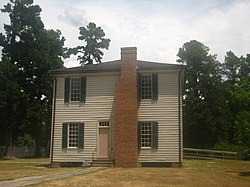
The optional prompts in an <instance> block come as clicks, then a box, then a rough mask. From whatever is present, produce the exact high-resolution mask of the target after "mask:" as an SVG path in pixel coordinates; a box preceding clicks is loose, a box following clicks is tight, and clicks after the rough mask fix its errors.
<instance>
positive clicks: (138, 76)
mask: <svg viewBox="0 0 250 187" xmlns="http://www.w3.org/2000/svg"><path fill="white" fill-rule="evenodd" d="M137 100H138V102H140V101H141V74H140V73H137Z"/></svg>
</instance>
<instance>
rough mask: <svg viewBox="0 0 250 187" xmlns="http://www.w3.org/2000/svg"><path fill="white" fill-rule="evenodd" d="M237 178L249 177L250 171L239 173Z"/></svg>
mask: <svg viewBox="0 0 250 187" xmlns="http://www.w3.org/2000/svg"><path fill="white" fill-rule="evenodd" d="M239 176H250V171H244V172H240V174H239Z"/></svg>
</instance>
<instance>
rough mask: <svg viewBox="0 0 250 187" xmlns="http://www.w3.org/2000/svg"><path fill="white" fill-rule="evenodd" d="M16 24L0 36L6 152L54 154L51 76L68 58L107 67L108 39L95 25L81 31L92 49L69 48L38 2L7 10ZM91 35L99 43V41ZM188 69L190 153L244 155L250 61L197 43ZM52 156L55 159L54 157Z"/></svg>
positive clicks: (0, 112) (21, 1)
mask: <svg viewBox="0 0 250 187" xmlns="http://www.w3.org/2000/svg"><path fill="white" fill-rule="evenodd" d="M1 11H2V12H4V13H7V14H8V15H9V18H10V23H9V24H5V25H4V29H5V33H0V46H1V47H2V59H1V61H0V146H2V145H4V146H5V147H6V150H5V155H6V156H9V157H11V156H13V155H12V146H13V145H16V146H35V147H36V148H37V156H39V155H40V148H41V147H47V150H49V144H50V143H49V140H50V126H51V110H52V91H53V88H52V87H53V79H52V77H51V76H50V75H49V70H52V69H57V68H63V67H64V66H63V58H66V57H69V56H70V55H71V54H74V55H76V54H79V53H80V54H81V55H80V56H79V57H78V59H79V60H80V63H81V64H82V65H84V64H88V63H93V61H96V62H99V63H100V62H101V57H102V55H103V53H102V51H101V50H100V49H108V47H109V42H110V40H109V39H105V38H104V36H105V33H104V31H103V30H102V29H101V28H100V27H96V25H95V24H94V23H90V24H89V25H88V26H87V27H86V28H85V27H80V28H79V29H80V36H79V40H83V41H84V42H85V43H86V45H85V46H77V47H75V48H66V47H65V46H64V42H65V38H64V37H63V36H62V35H61V32H60V31H59V30H47V29H46V28H45V27H44V24H43V22H42V20H41V17H40V13H41V8H40V7H39V6H38V5H33V0H10V2H9V3H8V4H7V5H5V6H4V7H3V9H1ZM92 34H94V35H95V37H92ZM177 56H178V57H179V60H178V62H179V63H183V64H186V65H187V69H186V76H185V77H186V82H185V89H184V97H183V99H184V101H183V104H184V106H183V111H184V114H183V119H184V126H183V127H184V129H183V132H184V146H185V147H194V148H218V149H225V150H233V151H237V150H239V151H243V150H247V149H249V148H250V54H246V55H245V56H241V57H237V56H236V55H235V54H234V53H233V52H231V51H230V52H228V53H227V54H226V56H225V61H224V62H219V61H218V60H217V57H216V55H212V54H210V51H209V48H208V47H207V46H205V45H203V44H202V43H200V42H198V41H195V40H193V41H190V42H187V43H185V44H184V45H183V46H182V47H181V48H180V49H179V52H178V54H177ZM48 152H49V151H48Z"/></svg>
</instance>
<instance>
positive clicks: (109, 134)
mask: <svg viewBox="0 0 250 187" xmlns="http://www.w3.org/2000/svg"><path fill="white" fill-rule="evenodd" d="M101 123H108V126H101V125H100V124H101ZM97 128H98V130H97V133H98V134H97V155H96V156H97V158H104V157H100V156H99V153H100V152H99V151H100V148H99V147H100V142H99V140H100V129H108V144H107V148H108V155H107V159H109V158H110V153H111V152H110V146H111V145H110V139H111V128H110V121H109V120H100V121H97Z"/></svg>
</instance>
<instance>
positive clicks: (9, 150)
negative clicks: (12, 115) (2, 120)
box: [5, 127, 14, 157]
mask: <svg viewBox="0 0 250 187" xmlns="http://www.w3.org/2000/svg"><path fill="white" fill-rule="evenodd" d="M5 146H6V150H5V156H6V157H14V154H13V147H12V128H11V127H8V128H6V129H5Z"/></svg>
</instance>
